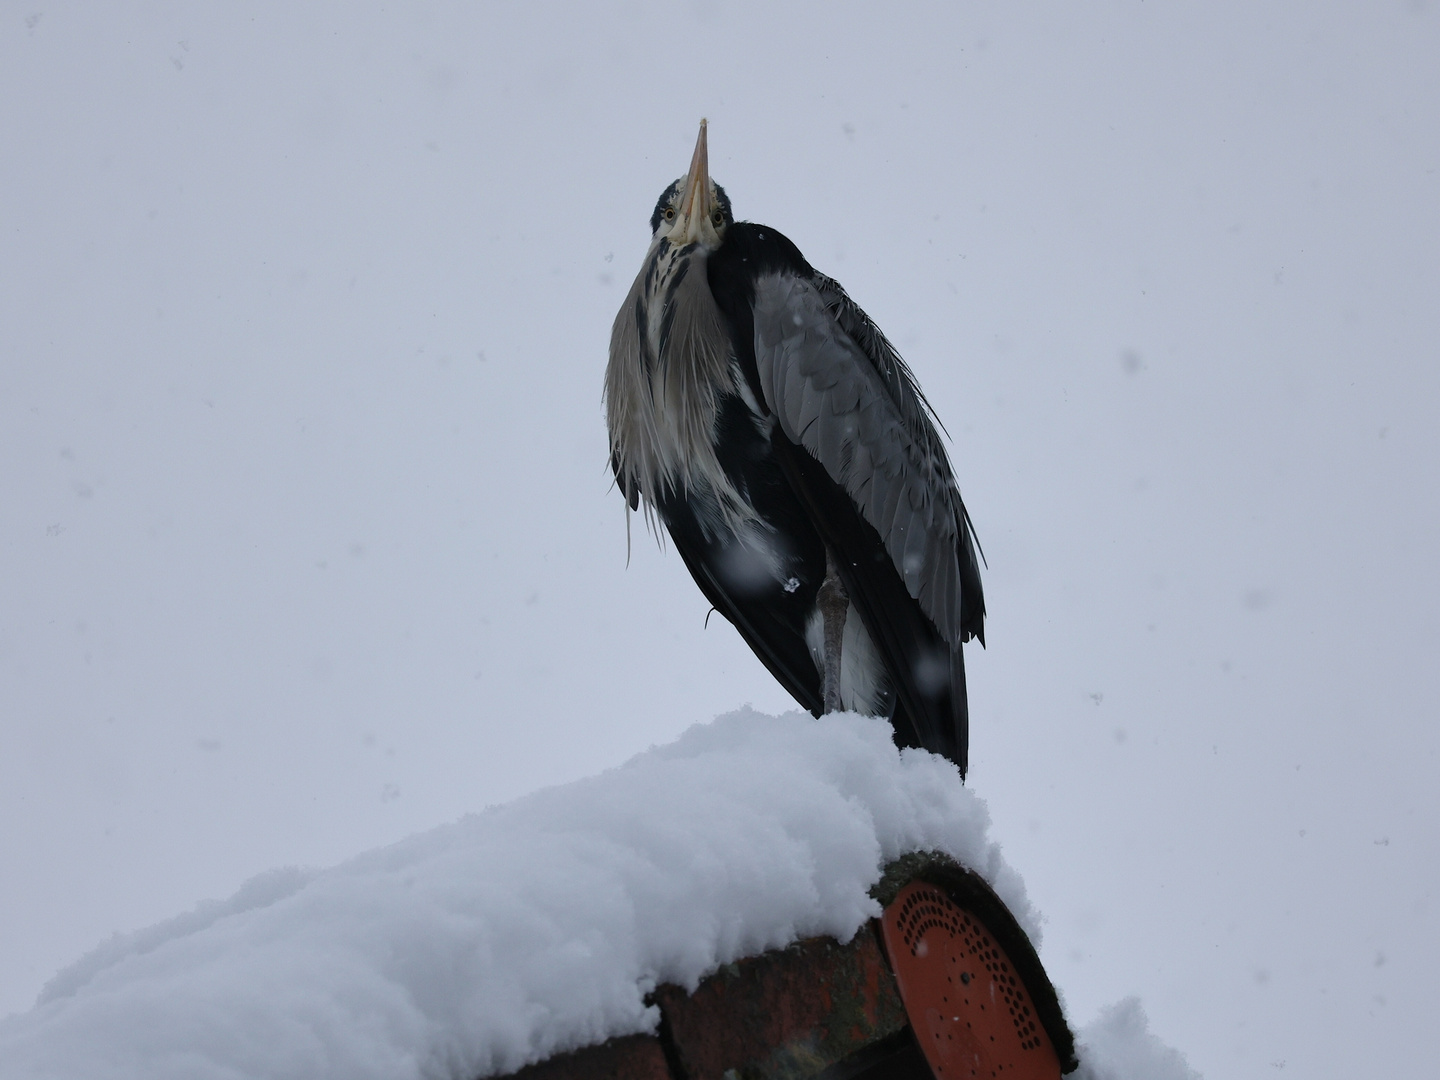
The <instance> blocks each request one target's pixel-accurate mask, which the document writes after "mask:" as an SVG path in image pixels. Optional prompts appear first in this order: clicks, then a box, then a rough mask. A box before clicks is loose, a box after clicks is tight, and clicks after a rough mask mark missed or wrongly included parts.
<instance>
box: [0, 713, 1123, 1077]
mask: <svg viewBox="0 0 1440 1080" xmlns="http://www.w3.org/2000/svg"><path fill="white" fill-rule="evenodd" d="M987 826H988V815H987V811H986V808H985V804H984V803H983V801H982V800H981V799H979V798H978V797H977V796H976V795H974V794H973V793H972V792H971V791H970V790H968V789H967V788H965V787H962V786H961V784H960V779H959V776H958V774H957V772H956V770H955V767H954V766H953V765H951V764H950V763H949V762H947V761H945V760H943V759H941V758H939V757H936V756H934V755H931V754H928V753H925V752H923V751H918V750H903V751H897V750H896V748H895V746H894V745H893V743H892V742H891V731H890V727H889V725H888V724H887V723H885V722H883V721H879V720H874V719H868V718H863V717H859V716H853V715H846V716H829V717H826V718H825V719H824V720H823V721H816V720H814V719H812V718H811V717H809V716H808V715H803V714H800V713H790V714H787V715H785V716H780V717H773V716H764V715H761V714H758V713H755V712H753V711H751V710H748V709H746V710H742V711H740V712H736V713H732V714H730V715H728V716H724V717H721V718H720V719H718V720H716V721H714V722H713V723H710V724H703V725H698V726H696V727H693V728H691V729H690V730H689V731H687V732H686V733H685V734H684V735H682V736H681V737H680V738H679V739H678V740H677V741H676V742H674V743H672V744H669V745H667V746H661V747H656V748H653V749H651V750H649V751H648V752H646V753H643V754H640V755H638V756H636V757H635V758H633V759H631V760H630V761H629V762H627V763H626V764H624V765H622V766H620V767H618V768H615V769H611V770H609V771H607V772H604V773H602V774H600V775H598V776H595V777H591V778H589V779H585V780H581V781H578V782H576V783H573V784H568V785H565V786H562V787H556V788H551V789H548V790H544V791H540V792H537V793H535V794H533V795H530V796H528V797H526V798H523V799H519V800H517V801H515V802H513V803H510V804H508V805H505V806H500V807H492V808H490V809H487V810H485V811H482V812H480V813H477V814H472V815H469V816H467V817H465V818H462V819H461V820H459V821H457V822H455V823H453V824H450V825H446V826H444V827H441V828H438V829H434V830H432V831H430V832H427V833H423V834H420V835H417V836H414V837H412V838H410V839H408V840H405V841H403V842H401V843H398V844H395V845H393V846H390V847H386V848H381V849H378V850H375V851H372V852H369V853H367V854H364V855H361V856H359V857H358V858H355V859H352V860H350V861H349V862H347V863H344V864H342V865H340V866H337V867H334V868H333V869H329V870H325V871H318V872H317V871H302V870H294V869H290V870H280V871H274V872H272V873H270V874H265V875H262V876H260V877H258V878H256V879H254V880H252V881H251V882H249V883H248V884H247V885H245V886H244V887H243V888H242V889H241V890H240V891H239V892H238V893H237V894H236V895H235V896H234V897H232V898H231V899H230V900H228V901H224V902H212V903H208V904H202V905H200V906H199V907H197V908H196V909H195V910H194V911H192V912H190V913H188V914H185V915H181V916H179V917H177V918H173V919H170V920H168V921H167V922H163V923H160V924H159V925H157V926H154V927H152V928H150V929H148V930H143V931H140V932H138V933H134V934H128V935H124V936H117V937H115V938H113V939H112V940H110V941H109V942H107V943H105V944H103V945H101V946H100V947H99V948H97V949H95V950H94V951H93V952H91V953H90V954H89V955H87V956H85V957H84V958H82V959H81V960H80V961H79V962H77V963H76V964H74V965H73V966H71V967H70V968H68V969H66V970H64V971H62V972H60V973H59V974H58V975H56V976H55V978H54V979H52V980H51V982H50V983H49V985H48V986H47V987H46V989H45V991H44V992H43V993H42V995H41V998H40V1001H39V1003H38V1004H37V1005H36V1007H35V1008H34V1009H33V1010H32V1011H31V1012H29V1013H26V1014H23V1015H20V1016H14V1017H10V1018H8V1019H6V1020H4V1021H0V1075H3V1076H5V1077H40V1076H65V1077H79V1076H83V1077H85V1078H86V1080H112V1078H113V1080H121V1078H132V1077H133V1078H137V1080H138V1078H140V1077H144V1078H146V1080H165V1078H180V1077H184V1078H185V1080H210V1078H214V1080H220V1078H226V1080H232V1078H236V1077H267V1078H269V1077H273V1078H282V1077H296V1078H299V1077H304V1078H307V1080H317V1078H324V1077H345V1078H346V1080H364V1078H370V1077H374V1078H376V1080H379V1078H382V1077H383V1078H384V1080H406V1078H420V1077H426V1078H430V1077H434V1078H441V1077H444V1078H456V1077H459V1078H466V1080H468V1078H473V1077H480V1076H485V1075H491V1074H496V1073H504V1072H509V1071H511V1070H514V1069H516V1068H518V1067H520V1066H522V1065H525V1064H527V1063H530V1062H534V1061H538V1060H542V1059H544V1058H546V1057H548V1056H550V1055H551V1054H553V1053H556V1052H558V1051H563V1050H568V1049H573V1048H577V1047H580V1046H585V1045H588V1044H591V1043H595V1042H599V1041H601V1040H603V1039H605V1038H606V1037H608V1036H612V1035H620V1034H627V1033H632V1032H641V1031H649V1030H652V1029H653V1028H654V1026H655V1024H656V1021H657V1014H656V1010H655V1009H654V1008H653V1007H649V1006H647V1005H646V1004H645V995H646V994H647V993H648V992H649V991H651V990H652V989H654V987H655V986H657V985H658V984H660V983H665V982H673V983H678V984H680V985H683V986H686V987H690V988H693V987H694V986H695V985H696V984H697V983H698V982H699V981H700V979H701V978H703V977H704V976H705V975H707V974H709V973H710V972H712V971H714V970H715V969H716V968H717V967H719V966H720V965H722V964H725V963H728V962H730V961H733V960H737V959H740V958H742V957H745V956H750V955H754V954H757V953H760V952H762V951H764V950H766V949H770V948H775V947H779V946H783V945H786V944H789V943H790V942H792V941H795V940H796V939H798V938H802V937H809V936H814V935H820V934H828V935H831V936H833V937H835V938H838V939H840V940H841V941H848V940H849V939H850V938H851V937H853V935H854V934H855V932H856V931H857V930H858V929H859V928H860V927H861V926H862V925H863V924H864V922H865V921H866V920H867V919H870V918H871V917H873V916H876V915H878V914H879V908H878V905H877V904H876V902H875V901H874V900H873V899H871V897H870V896H869V893H868V890H869V889H870V887H871V886H872V885H873V884H874V883H875V882H876V881H877V880H878V878H879V875H880V871H881V868H882V867H883V866H884V865H885V864H886V863H887V862H889V861H890V860H893V859H895V858H896V857H898V856H900V855H902V854H905V853H907V852H910V851H921V850H937V851H943V852H945V853H947V854H949V855H951V856H952V857H954V858H955V859H957V860H958V861H959V862H961V863H963V864H965V865H967V866H970V867H972V868H974V869H976V870H978V871H979V872H980V873H981V874H983V875H984V876H985V877H986V878H987V880H989V881H990V882H991V884H992V885H993V886H994V888H995V889H996V890H997V892H998V893H999V894H1000V896H1001V897H1002V898H1003V899H1004V900H1005V902H1006V903H1007V904H1008V905H1009V906H1010V907H1011V909H1012V910H1013V911H1014V912H1015V914H1016V916H1017V917H1018V918H1019V920H1020V922H1021V924H1022V925H1023V926H1024V927H1025V929H1026V931H1027V932H1028V933H1029V934H1030V935H1031V936H1032V939H1034V940H1036V941H1037V943H1038V934H1039V926H1038V920H1037V919H1036V918H1035V915H1034V913H1033V912H1032V910H1031V908H1030V905H1029V903H1028V902H1027V901H1026V899H1025V893H1024V887H1023V885H1022V884H1021V882H1020V880H1019V878H1018V877H1017V876H1016V875H1015V873H1014V872H1013V871H1011V870H1010V869H1008V868H1007V867H1006V865H1005V863H1004V862H1003V860H1002V859H1001V857H1000V852H999V849H998V848H997V847H996V846H995V845H994V844H992V843H990V842H989V841H988V840H987V839H986V830H987ZM1142 1028H1143V1022H1142Z"/></svg>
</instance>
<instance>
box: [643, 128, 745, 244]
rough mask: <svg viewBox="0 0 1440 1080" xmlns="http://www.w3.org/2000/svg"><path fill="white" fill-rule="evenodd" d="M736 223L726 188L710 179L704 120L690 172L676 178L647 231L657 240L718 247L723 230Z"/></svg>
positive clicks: (662, 199)
mask: <svg viewBox="0 0 1440 1080" xmlns="http://www.w3.org/2000/svg"><path fill="white" fill-rule="evenodd" d="M734 223H735V216H734V215H733V214H731V212H730V197H729V196H728V195H726V194H725V189H724V188H722V187H721V186H720V185H719V184H717V183H715V181H714V180H711V179H710V154H709V151H708V149H707V146H706V142H705V121H704V120H701V121H700V137H699V138H698V139H696V140H695V155H694V156H693V157H692V158H691V159H690V171H689V172H688V173H686V174H685V175H684V176H682V177H681V178H680V179H679V180H676V181H675V182H674V183H673V184H671V185H670V186H669V187H668V188H666V189H665V193H664V194H663V195H661V196H660V201H659V202H658V203H656V204H655V213H653V214H651V215H650V231H651V233H652V234H653V235H654V236H655V238H656V239H659V238H660V237H664V238H665V239H667V240H669V241H670V242H671V243H672V244H676V245H679V246H682V247H683V246H684V245H686V244H694V243H700V244H703V245H705V247H707V248H712V249H713V248H717V247H719V246H720V241H721V240H722V239H724V237H725V230H726V229H728V228H729V227H730V226H731V225H733V224H734Z"/></svg>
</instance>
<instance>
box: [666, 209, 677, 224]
mask: <svg viewBox="0 0 1440 1080" xmlns="http://www.w3.org/2000/svg"><path fill="white" fill-rule="evenodd" d="M665 220H666V221H674V220H675V208H674V207H673V206H667V207H666V208H665Z"/></svg>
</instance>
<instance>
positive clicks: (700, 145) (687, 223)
mask: <svg viewBox="0 0 1440 1080" xmlns="http://www.w3.org/2000/svg"><path fill="white" fill-rule="evenodd" d="M705 130H706V122H705V121H704V120H701V121H700V135H699V137H698V138H697V139H696V140H695V153H694V155H693V156H692V157H691V158H690V171H689V172H688V173H686V174H685V198H684V199H683V200H682V201H681V203H680V221H679V222H677V224H683V226H684V229H685V243H692V244H693V243H694V242H695V241H696V240H700V239H713V237H714V235H715V227H714V226H713V225H711V224H710V210H711V203H710V147H709V142H708V141H707V139H706V136H705Z"/></svg>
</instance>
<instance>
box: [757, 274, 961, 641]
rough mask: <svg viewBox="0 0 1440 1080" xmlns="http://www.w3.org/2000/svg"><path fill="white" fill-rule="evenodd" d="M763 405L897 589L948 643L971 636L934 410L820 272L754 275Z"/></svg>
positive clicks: (956, 518) (956, 522) (950, 484)
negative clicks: (846, 504) (851, 516)
mask: <svg viewBox="0 0 1440 1080" xmlns="http://www.w3.org/2000/svg"><path fill="white" fill-rule="evenodd" d="M753 310H754V327H755V359H756V365H757V367H758V369H759V375H760V384H761V387H762V389H763V390H764V391H765V396H766V402H765V404H766V405H767V406H768V407H769V408H770V410H771V411H772V412H773V413H774V414H775V415H776V417H778V419H779V422H780V427H781V430H782V431H783V432H784V434H785V436H786V437H787V438H788V439H790V440H791V441H792V442H794V443H796V444H798V445H800V446H803V447H804V448H805V449H806V450H807V451H809V452H810V454H811V455H812V456H814V458H815V459H816V460H817V461H818V462H819V463H820V464H821V465H822V466H823V467H824V469H825V471H826V473H827V475H829V476H830V478H831V479H832V480H833V481H834V482H835V483H837V484H839V485H841V486H842V487H843V488H844V490H845V491H846V492H847V493H848V494H849V495H850V497H851V498H852V499H853V500H854V502H855V505H856V507H857V508H858V509H859V511H860V513H861V515H862V516H863V517H864V518H865V519H866V520H867V521H868V522H869V523H870V524H871V525H872V526H874V528H875V530H876V532H877V533H879V535H880V538H881V540H882V542H883V543H884V546H885V550H886V552H887V553H888V554H889V556H890V558H891V561H892V562H893V563H894V565H895V569H896V570H897V571H898V572H899V574H900V576H901V578H902V580H903V581H904V583H905V588H906V591H907V592H909V594H910V596H911V597H912V598H914V599H915V600H916V601H917V602H918V603H919V605H920V608H921V610H922V611H923V612H924V613H925V615H926V617H927V618H929V619H930V621H931V622H932V623H933V624H934V626H935V628H936V629H937V630H938V631H939V632H940V635H941V637H943V638H944V639H945V641H947V642H949V643H950V644H952V645H954V644H958V643H959V642H960V641H962V640H964V639H965V638H967V637H969V636H971V634H972V633H973V634H978V633H979V630H978V626H979V625H983V624H981V623H980V619H981V618H983V600H981V598H980V596H979V595H978V593H979V589H978V583H979V576H978V567H973V570H974V572H973V575H972V579H973V581H974V586H973V591H974V593H975V595H971V596H966V595H965V588H964V584H965V581H966V576H967V575H966V574H965V573H964V572H963V571H964V569H967V568H965V567H962V566H961V565H960V563H961V561H962V560H963V561H968V562H969V563H971V564H972V565H973V563H974V559H975V555H974V549H973V545H972V541H971V538H970V533H969V529H968V523H967V518H966V516H965V509H964V506H963V504H962V503H961V502H960V497H959V491H958V489H957V487H956V485H955V481H954V476H953V473H952V471H951V468H950V462H949V458H948V457H947V456H946V454H945V450H944V447H943V445H942V444H941V442H940V436H939V434H938V432H937V431H936V430H935V424H934V422H933V414H932V413H931V412H930V408H929V405H928V403H927V402H926V401H925V399H924V397H923V395H922V394H921V393H920V391H919V389H918V388H917V387H916V386H915V382H914V379H913V377H912V376H911V375H910V372H909V370H908V369H907V368H906V367H905V365H904V363H903V362H902V361H901V360H900V357H899V355H898V354H896V353H895V350H894V349H893V347H891V346H890V343H889V342H888V341H886V340H885V338H884V336H883V335H882V334H880V332H879V331H878V330H877V329H875V327H874V324H873V323H871V322H870V321H869V320H868V319H867V318H865V316H864V313H863V312H861V311H860V309H859V308H858V307H856V306H855V305H854V304H853V303H852V302H851V301H850V299H849V297H848V296H846V295H845V293H844V290H842V289H840V287H839V286H838V285H836V284H835V283H834V282H833V281H831V280H830V279H829V278H825V277H823V276H822V275H816V278H815V279H814V280H813V281H811V280H806V279H804V278H801V277H798V276H796V275H794V274H787V273H773V274H767V275H764V276H762V277H760V278H758V279H757V280H756V283H755V300H754V307H753Z"/></svg>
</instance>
